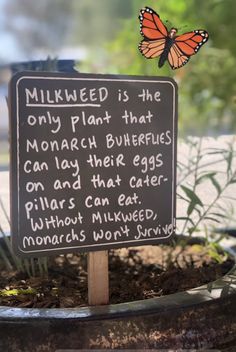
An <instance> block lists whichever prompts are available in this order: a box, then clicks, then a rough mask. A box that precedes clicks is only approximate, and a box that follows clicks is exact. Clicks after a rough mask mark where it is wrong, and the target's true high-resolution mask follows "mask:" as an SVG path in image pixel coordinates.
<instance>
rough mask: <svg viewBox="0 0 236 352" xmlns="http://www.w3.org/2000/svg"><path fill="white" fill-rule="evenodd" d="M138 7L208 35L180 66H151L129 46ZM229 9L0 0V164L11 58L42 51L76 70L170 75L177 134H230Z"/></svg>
mask: <svg viewBox="0 0 236 352" xmlns="http://www.w3.org/2000/svg"><path fill="white" fill-rule="evenodd" d="M144 6H150V7H152V8H153V9H155V10H156V11H157V12H158V13H159V14H160V16H161V18H162V20H163V21H164V22H165V24H166V26H167V27H168V28H170V27H171V26H175V27H177V28H179V33H181V32H186V31H190V30H193V29H201V28H202V29H206V30H207V31H208V32H209V34H210V40H209V41H208V43H207V44H206V45H205V46H204V47H203V48H202V49H201V51H200V52H199V53H198V54H197V55H196V56H194V57H192V58H191V60H190V62H189V63H188V64H187V65H186V66H185V67H184V68H182V69H179V70H176V71H172V70H171V69H170V67H169V66H168V64H165V66H164V67H163V68H162V69H161V70H160V69H158V67H157V60H156V59H154V60H146V59H144V58H143V57H142V56H141V54H140V53H139V51H138V48H137V47H138V43H139V42H140V40H141V39H142V38H141V35H140V33H139V21H138V14H139V10H140V9H141V8H142V7H144ZM235 13H236V1H235V0H208V1H206V0H188V1H186V0H178V1H176V0H158V1H156V0H146V1H142V0H112V1H111V0H99V1H94V0H67V1H65V0H40V1H32V0H10V1H9V0H0V42H1V51H0V141H1V144H0V148H1V153H0V169H4V168H7V167H8V114H7V103H6V96H7V85H8V82H9V79H10V77H11V75H12V74H13V72H15V70H16V66H17V65H18V66H19V65H21V64H19V63H22V62H24V63H26V62H29V61H32V60H34V61H35V60H39V62H44V60H47V58H48V57H50V58H51V60H54V59H58V60H75V63H76V66H75V67H76V69H77V70H79V71H80V72H91V73H110V74H119V73H120V74H131V75H136V74H137V75H155V76H171V77H173V78H174V79H175V80H176V81H177V83H178V85H179V135H180V136H186V135H194V136H198V135H204V136H218V135H225V134H226V135H227V134H234V133H235V126H236V118H235V112H236V70H235V63H236V60H235V57H236V41H235V37H234V35H235V33H236V21H235ZM18 66H17V67H18ZM20 67H21V66H20ZM22 67H23V68H25V66H24V65H23V66H22ZM29 67H30V66H29ZM36 69H40V65H39V66H37V67H36ZM56 69H57V68H56Z"/></svg>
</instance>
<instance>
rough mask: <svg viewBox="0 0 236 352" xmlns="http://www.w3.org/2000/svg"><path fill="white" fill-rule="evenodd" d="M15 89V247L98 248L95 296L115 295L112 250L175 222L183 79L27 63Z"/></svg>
mask: <svg viewBox="0 0 236 352" xmlns="http://www.w3.org/2000/svg"><path fill="white" fill-rule="evenodd" d="M9 98H10V101H9V105H10V121H11V222H12V229H11V230H12V234H13V248H14V251H15V253H16V254H18V255H19V256H22V257H27V256H31V257H38V256H46V255H57V254H61V253H68V252H74V251H86V252H89V254H88V269H89V302H90V304H101V303H107V302H108V258H107V251H108V250H109V249H110V248H120V247H129V246H139V245H146V244H157V243H161V242H164V241H167V240H168V239H169V238H170V236H171V235H172V234H173V233H174V230H175V202H176V199H175V193H176V192H175V184H176V181H175V175H176V140H177V86H176V84H175V82H174V81H173V80H171V79H169V78H165V77H139V76H138V77H134V76H111V75H94V74H67V73H66V74H65V73H64V74H63V73H51V72H22V73H20V74H17V75H15V76H14V77H13V79H12V81H11V83H10V91H9Z"/></svg>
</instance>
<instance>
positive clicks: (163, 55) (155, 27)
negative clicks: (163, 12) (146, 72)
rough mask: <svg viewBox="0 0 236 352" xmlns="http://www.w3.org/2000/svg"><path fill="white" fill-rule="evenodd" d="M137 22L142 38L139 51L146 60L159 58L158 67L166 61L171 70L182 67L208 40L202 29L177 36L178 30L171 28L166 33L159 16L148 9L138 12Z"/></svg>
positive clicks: (205, 32)
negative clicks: (138, 22)
mask: <svg viewBox="0 0 236 352" xmlns="http://www.w3.org/2000/svg"><path fill="white" fill-rule="evenodd" d="M139 20H140V32H141V34H142V36H143V37H144V40H142V41H141V43H140V44H139V50H140V52H141V53H142V55H143V56H145V57H146V58H147V59H153V58H156V57H160V59H159V62H158V66H159V67H162V66H163V65H164V63H165V61H166V60H168V62H169V64H170V67H171V68H172V69H173V70H175V69H177V68H180V67H182V66H184V65H185V64H186V63H187V62H188V61H189V59H190V57H191V56H192V55H195V54H196V53H197V52H198V51H199V49H200V48H201V47H202V45H203V44H204V43H206V42H207V40H208V38H209V34H208V33H207V31H205V30H203V29H198V30H195V31H192V32H187V33H184V34H181V35H179V36H177V35H176V33H177V31H178V30H177V29H176V28H171V30H170V31H168V29H167V28H166V26H165V25H164V23H163V22H162V21H161V19H160V16H159V15H158V14H157V13H156V12H155V11H154V10H152V9H151V8H150V7H145V8H144V9H142V10H141V11H140V15H139Z"/></svg>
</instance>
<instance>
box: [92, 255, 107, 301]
mask: <svg viewBox="0 0 236 352" xmlns="http://www.w3.org/2000/svg"><path fill="white" fill-rule="evenodd" d="M88 302H89V305H91V306H95V305H101V304H108V303H109V277H108V251H97V252H89V253H88Z"/></svg>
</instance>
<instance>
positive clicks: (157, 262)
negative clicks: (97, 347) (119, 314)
mask: <svg viewBox="0 0 236 352" xmlns="http://www.w3.org/2000/svg"><path fill="white" fill-rule="evenodd" d="M217 255H218V257H217V259H218V260H217V261H216V259H214V258H215V257H216V256H215V255H212V253H211V252H210V251H209V248H207V247H203V246H202V245H199V244H195V245H191V246H190V245H188V246H185V247H184V248H183V247H182V246H180V245H178V246H175V247H171V246H165V245H162V246H160V245H159V246H143V247H135V248H129V249H119V250H112V251H110V252H109V278H110V303H111V304H114V303H120V302H127V301H134V300H143V299H148V298H153V297H159V296H162V295H167V294H171V293H175V292H179V291H184V290H187V289H191V288H193V287H198V286H201V285H203V284H206V283H208V282H211V281H214V280H216V279H218V278H219V277H221V276H223V275H224V274H226V273H227V272H228V271H229V270H230V268H231V267H232V266H233V264H234V261H233V260H232V259H231V258H229V257H227V256H226V255H225V254H224V253H220V254H217ZM219 257H220V259H221V260H220V261H219ZM86 270H87V269H86V255H85V254H67V255H60V256H57V257H55V258H49V263H48V275H47V276H45V277H39V276H38V277H30V278H29V277H28V276H27V275H26V274H25V273H19V272H14V271H12V272H9V271H7V272H6V271H4V270H3V269H2V270H0V277H1V278H0V305H4V306H11V307H24V308H57V307H60V308H69V307H83V306H87V305H88V303H87V271H86ZM12 290H16V291H12ZM8 293H9V295H8Z"/></svg>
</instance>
